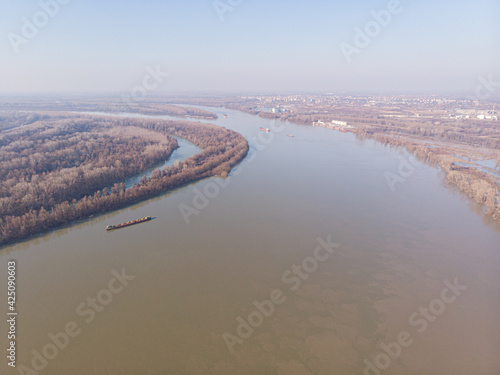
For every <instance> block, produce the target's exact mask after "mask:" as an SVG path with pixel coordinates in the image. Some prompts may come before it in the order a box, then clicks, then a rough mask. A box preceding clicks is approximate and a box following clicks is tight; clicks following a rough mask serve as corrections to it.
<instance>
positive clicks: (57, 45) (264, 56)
mask: <svg viewBox="0 0 500 375" xmlns="http://www.w3.org/2000/svg"><path fill="white" fill-rule="evenodd" d="M54 1H56V0H42V1H34V0H25V1H19V0H0V91H1V92H4V93H10V92H24V91H51V92H53V91H75V92H78V91H84V92H89V91H124V92H125V91H126V92H130V90H131V89H132V88H134V87H135V86H136V85H140V84H141V82H142V80H143V78H144V77H145V76H146V75H147V74H148V73H147V71H146V67H148V66H151V67H152V68H156V66H160V69H161V71H163V72H169V76H168V77H166V78H164V79H163V81H162V82H161V84H160V85H159V86H158V88H157V90H159V91H161V90H165V91H238V92H251V91H253V92H256V91H274V92H279V91H295V92H304V91H308V92H313V91H318V92H345V91H357V92H360V91H375V92H380V93H384V92H387V91H400V92H410V91H420V92H456V91H460V92H468V91H471V92H472V91H473V90H474V88H475V87H476V85H477V77H478V76H479V75H483V76H488V75H489V74H492V75H493V77H496V78H495V80H496V81H500V22H498V17H499V15H500V1H498V0H476V1H472V0H471V1H464V0H444V1H441V0H401V1H400V6H399V8H397V9H398V10H399V11H400V12H399V13H398V14H393V15H392V16H391V20H390V21H389V22H388V24H387V25H386V26H385V27H379V29H380V30H377V25H376V24H375V23H374V22H376V21H374V16H373V15H372V14H371V12H372V11H374V10H375V11H381V10H387V9H388V7H389V3H390V2H391V1H380V0H373V1H372V0H367V1H364V0H358V1H348V0H344V1H339V0H328V1H327V0H321V1H320V0H242V1H238V0H220V1H213V0H192V1H189V0H176V1H168V0H149V1H148V0H144V1H139V0H136V1H131V0H101V1H96V0H71V1H69V2H68V3H67V4H64V5H60V6H59V9H58V10H57V12H55V11H54V8H53V7H52V8H51V9H52V11H53V12H54V13H57V14H53V15H52V16H51V15H49V16H46V15H44V14H43V13H40V12H44V11H43V10H42V6H41V4H42V3H47V4H48V3H51V2H52V3H53V2H54ZM59 1H61V2H63V0H59ZM65 1H67V0H65ZM395 1H397V0H395ZM214 4H217V5H218V6H219V13H220V15H221V16H222V17H220V16H219V14H218V12H217V11H216V9H215V5H214ZM231 4H234V5H231ZM25 18H26V19H28V20H29V21H30V22H33V23H34V24H35V25H36V24H38V25H39V26H40V27H36V26H35V27H36V28H37V29H38V30H35V31H33V30H30V27H28V28H26V27H25V26H24V25H25ZM34 18H35V19H34ZM44 23H46V25H45V26H44ZM367 26H370V27H371V29H370V27H368V29H369V31H370V30H371V33H372V35H373V36H372V37H370V43H369V45H368V46H366V47H365V46H363V45H361V44H359V41H358V43H355V35H356V31H355V30H356V28H359V29H361V30H365V28H366V27H367ZM23 27H24V28H25V29H27V30H24V31H23ZM30 32H31V33H32V34H33V33H34V32H36V35H30V34H29V33H30ZM22 38H24V39H22ZM13 40H14V42H12V41H13ZM21 41H22V42H21ZM342 43H344V46H347V44H349V45H350V46H352V47H353V48H357V50H356V52H353V53H352V54H351V56H350V58H351V62H348V61H347V60H346V58H345V56H344V53H343V52H342V50H341V47H340V46H341V44H342ZM13 44H14V46H16V45H17V47H18V52H17V53H16V52H15V48H14V47H13Z"/></svg>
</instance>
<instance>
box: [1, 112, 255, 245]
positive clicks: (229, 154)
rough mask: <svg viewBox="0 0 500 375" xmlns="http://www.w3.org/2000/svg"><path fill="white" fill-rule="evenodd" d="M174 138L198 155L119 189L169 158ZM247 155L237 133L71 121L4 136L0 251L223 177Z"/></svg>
mask: <svg viewBox="0 0 500 375" xmlns="http://www.w3.org/2000/svg"><path fill="white" fill-rule="evenodd" d="M173 136H178V137H181V138H185V139H187V140H188V141H190V142H192V143H194V144H195V145H196V146H198V147H200V148H202V151H201V152H200V153H198V154H196V155H194V156H193V157H191V158H188V159H186V160H184V161H182V162H178V163H175V164H174V165H171V166H169V167H167V168H164V169H163V170H158V171H155V172H154V173H153V174H152V176H151V177H149V178H143V179H142V180H141V181H140V183H138V184H136V185H134V186H133V187H131V188H129V189H125V184H124V183H123V182H121V181H123V179H124V178H127V177H131V176H133V175H136V174H137V173H139V172H141V171H142V170H144V169H146V168H148V167H151V166H152V165H155V164H157V163H158V162H159V161H161V160H165V159H167V158H168V157H169V156H170V155H171V153H172V151H173V150H174V149H175V148H176V147H177V141H176V140H175V139H174V138H173ZM247 151H248V144H247V141H246V140H245V138H244V137H243V136H241V135H240V134H239V133H237V132H234V131H232V130H227V129H224V128H221V127H218V126H215V125H208V124H201V123H193V122H187V121H165V120H154V121H152V120H137V119H114V118H109V117H92V118H90V117H84V116H75V117H69V118H65V119H61V118H58V119H54V120H53V121H51V120H50V119H48V120H45V121H40V122H35V123H33V124H32V125H30V126H22V127H19V128H16V129H11V130H9V131H4V132H2V133H1V134H0V176H1V177H2V182H1V183H0V214H1V218H0V235H1V238H0V244H2V245H3V244H6V243H9V242H12V241H14V240H18V239H22V238H25V237H27V236H30V235H33V234H35V233H40V232H43V231H46V230H49V229H52V228H56V227H58V226H61V225H64V224H66V223H68V222H71V221H74V220H78V219H83V218H86V217H88V216H90V215H93V214H97V213H103V212H107V211H110V210H114V209H117V208H120V207H124V206H127V205H130V204H133V203H136V202H139V201H142V200H144V199H148V198H151V197H153V196H156V195H158V194H162V193H164V192H166V191H169V190H172V189H174V188H177V187H179V186H182V185H185V184H188V183H190V182H192V181H196V180H199V179H202V178H206V177H210V176H227V174H228V173H229V171H230V170H231V168H232V167H233V166H234V165H236V164H237V163H238V162H239V161H241V160H242V159H243V158H244V157H245V155H246V153H247ZM108 186H112V187H111V188H108Z"/></svg>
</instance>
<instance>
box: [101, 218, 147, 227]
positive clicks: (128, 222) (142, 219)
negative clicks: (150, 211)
mask: <svg viewBox="0 0 500 375" xmlns="http://www.w3.org/2000/svg"><path fill="white" fill-rule="evenodd" d="M151 219H152V217H151V216H146V217H143V218H141V219H137V220H132V221H127V222H126V223H121V224H117V225H108V226H107V227H106V230H115V229H120V228H124V227H128V226H130V225H135V224H139V223H144V222H145V221H149V220H151Z"/></svg>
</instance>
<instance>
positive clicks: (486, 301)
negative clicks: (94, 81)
mask: <svg viewBox="0 0 500 375" xmlns="http://www.w3.org/2000/svg"><path fill="white" fill-rule="evenodd" d="M201 108H204V109H208V110H211V111H213V112H216V113H217V114H218V115H219V119H217V120H213V121H203V122H210V123H214V124H217V125H220V126H224V127H227V128H231V129H234V130H236V131H238V132H240V133H242V134H243V135H244V136H245V137H246V138H247V139H248V140H249V144H250V152H249V155H248V156H247V158H246V159H245V160H244V161H243V162H242V163H241V164H240V165H239V167H238V168H237V169H236V170H234V171H233V172H232V173H231V175H230V177H229V178H228V179H226V180H223V179H220V178H212V179H207V180H203V181H200V182H197V183H194V184H191V185H189V186H187V187H183V188H181V189H177V190H175V191H172V192H170V193H167V194H164V195H162V196H160V197H157V198H155V199H151V200H148V201H145V202H143V203H140V204H137V205H134V206H132V207H129V208H126V209H122V210H117V211H114V212H111V213H109V214H106V215H101V216H97V217H95V218H93V219H91V220H88V221H86V222H83V223H77V224H75V225H72V226H70V227H67V228H64V229H61V230H57V231H53V232H51V233H48V234H45V235H43V236H39V237H37V238H34V239H31V240H29V241H25V242H22V243H19V244H15V245H12V246H9V247H6V248H4V249H2V250H0V267H1V269H0V277H1V278H2V280H6V278H7V276H6V273H7V262H8V261H9V260H15V261H16V263H17V291H18V301H17V309H18V312H19V313H18V316H17V332H18V337H17V341H16V344H17V365H18V366H20V365H24V366H27V367H29V368H33V366H38V368H39V369H41V371H40V373H41V374H50V375H59V374H60V375H67V374H73V375H79V374H82V375H88V374H96V375H99V374H116V375H119V374H123V375H131V374H340V375H342V374H349V375H351V374H363V373H367V374H377V373H380V374H415V375H416V374H428V375H433V374H443V375H445V374H446V375H449V374H454V375H459V374H464V375H465V374H467V375H469V374H472V373H474V374H482V375H483V374H484V375H485V374H498V373H500V356H498V352H499V349H500V325H499V323H498V317H499V316H500V293H499V292H498V285H500V272H499V271H500V251H499V250H500V228H499V226H498V225H497V224H495V223H493V222H491V220H489V219H488V218H487V217H485V216H483V215H482V213H481V212H482V210H481V208H480V207H479V206H477V205H476V204H474V203H473V202H471V201H470V200H469V199H467V198H465V197H464V196H463V195H462V194H460V193H459V192H457V191H456V189H454V188H453V187H450V186H448V185H447V184H446V183H445V181H444V178H443V175H442V173H441V172H440V171H439V170H438V169H437V168H435V167H433V166H428V165H425V164H423V163H420V162H416V161H415V160H413V158H412V157H410V156H409V155H408V154H407V153H406V152H404V151H401V150H396V149H394V148H389V147H387V146H384V145H381V144H378V143H376V142H374V141H372V140H363V139H359V138H357V137H355V136H354V135H353V134H350V133H340V132H336V131H331V130H328V129H324V128H317V127H314V128H313V127H308V126H302V125H296V124H292V123H287V122H272V121H269V120H265V119H262V118H259V117H256V116H253V115H249V114H246V113H241V112H238V111H233V110H229V109H224V108H208V107H201ZM223 114H227V115H228V117H227V118H224V117H223ZM141 117H142V116H141ZM260 127H264V128H270V129H271V130H272V131H271V132H270V133H265V132H262V131H260V130H259V128H260ZM292 136H293V137H292ZM182 149H183V147H182V145H181V148H180V149H179V150H182ZM413 165H414V166H413ZM147 215H149V216H153V217H154V218H155V219H154V220H152V221H150V222H148V223H143V224H139V225H136V226H133V227H128V228H126V229H121V230H118V231H113V232H110V233H108V232H106V231H105V230H104V228H105V226H106V225H108V224H116V223H120V222H124V221H128V220H131V219H135V218H139V217H143V216H147ZM122 273H123V274H124V276H119V277H117V274H122ZM127 275H128V276H127ZM1 285H2V290H1V291H0V300H1V301H2V303H1V306H3V310H4V311H6V310H7V305H6V304H5V302H3V301H6V300H7V297H6V288H5V287H3V285H4V283H2V284H1ZM242 322H243V323H242ZM5 327H6V326H5V325H2V326H1V330H0V337H1V338H2V341H1V342H3V343H4V346H6V344H7V340H6V337H7V331H6V328H5ZM65 331H66V333H61V332H65ZM69 333H71V335H69ZM58 340H59V341H58ZM53 341H57V342H58V344H59V347H57V346H56V345H54V344H52V343H53ZM384 348H385V349H384ZM384 350H385V351H384ZM4 353H5V351H4ZM37 353H40V354H39V355H38V354H37ZM0 367H1V368H2V373H5V374H16V373H17V371H15V370H14V369H11V368H9V367H8V366H7V365H6V359H5V356H4V359H3V360H2V363H1V364H0ZM18 368H19V367H18ZM4 370H5V371H4Z"/></svg>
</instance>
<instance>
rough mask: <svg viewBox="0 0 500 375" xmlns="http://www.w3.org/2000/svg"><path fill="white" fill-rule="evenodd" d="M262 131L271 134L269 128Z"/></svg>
mask: <svg viewBox="0 0 500 375" xmlns="http://www.w3.org/2000/svg"><path fill="white" fill-rule="evenodd" d="M260 130H262V131H263V132H266V133H269V132H271V130H269V129H268V128H260Z"/></svg>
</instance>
